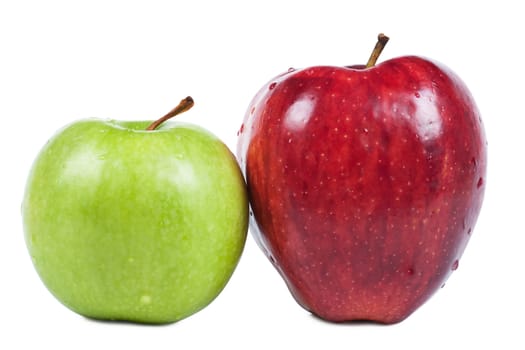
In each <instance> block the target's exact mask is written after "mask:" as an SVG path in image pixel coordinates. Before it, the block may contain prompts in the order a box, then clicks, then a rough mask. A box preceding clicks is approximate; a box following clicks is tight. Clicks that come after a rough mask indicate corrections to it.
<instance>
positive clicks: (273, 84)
mask: <svg viewBox="0 0 525 350" xmlns="http://www.w3.org/2000/svg"><path fill="white" fill-rule="evenodd" d="M276 86H277V83H276V82H273V83H271V84H270V86H269V87H268V89H270V90H273V89H275V87H276Z"/></svg>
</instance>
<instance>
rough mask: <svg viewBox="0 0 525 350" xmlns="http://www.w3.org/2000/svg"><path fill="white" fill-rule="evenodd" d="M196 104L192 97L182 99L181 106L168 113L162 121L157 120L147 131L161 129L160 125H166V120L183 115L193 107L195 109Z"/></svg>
mask: <svg viewBox="0 0 525 350" xmlns="http://www.w3.org/2000/svg"><path fill="white" fill-rule="evenodd" d="M194 104H195V103H194V102H193V98H191V96H188V97H186V98H184V99H182V100H181V101H180V102H179V104H178V105H177V106H176V107H175V108H173V109H172V110H171V111H169V112H168V114H166V115H165V116H163V117H162V118H160V119H157V120H155V121H154V122H153V123H151V124H150V125H149V126H148V127H147V128H146V130H155V129H156V128H158V127H159V125H160V124H162V123H164V122H165V121H166V120H168V119H170V118H173V117H174V116H176V115H177V114H181V113H184V112H186V111H187V110H189V109H190V108H191V107H193V105H194Z"/></svg>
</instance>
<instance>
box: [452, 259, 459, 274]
mask: <svg viewBox="0 0 525 350" xmlns="http://www.w3.org/2000/svg"><path fill="white" fill-rule="evenodd" d="M458 267H459V260H458V259H456V260H454V263H453V264H452V271H456V270H457V269H458Z"/></svg>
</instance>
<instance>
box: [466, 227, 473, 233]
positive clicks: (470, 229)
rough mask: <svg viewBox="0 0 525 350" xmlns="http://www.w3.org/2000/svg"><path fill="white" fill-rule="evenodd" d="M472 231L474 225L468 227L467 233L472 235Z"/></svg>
mask: <svg viewBox="0 0 525 350" xmlns="http://www.w3.org/2000/svg"><path fill="white" fill-rule="evenodd" d="M471 233H472V227H469V228H468V231H467V235H470V234H471Z"/></svg>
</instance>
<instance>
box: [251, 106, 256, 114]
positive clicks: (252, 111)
mask: <svg viewBox="0 0 525 350" xmlns="http://www.w3.org/2000/svg"><path fill="white" fill-rule="evenodd" d="M253 113H255V106H253V107H252V109H251V110H250V114H253Z"/></svg>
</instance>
